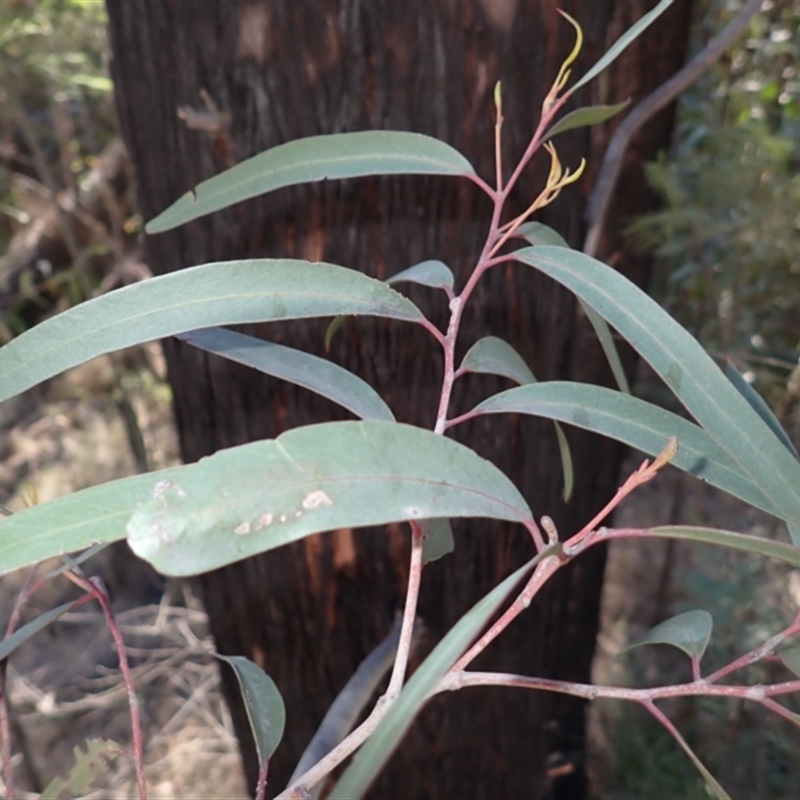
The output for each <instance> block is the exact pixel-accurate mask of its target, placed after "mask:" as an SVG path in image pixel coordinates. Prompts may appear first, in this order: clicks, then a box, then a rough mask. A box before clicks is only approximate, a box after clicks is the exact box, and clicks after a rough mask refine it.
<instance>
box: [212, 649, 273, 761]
mask: <svg viewBox="0 0 800 800" xmlns="http://www.w3.org/2000/svg"><path fill="white" fill-rule="evenodd" d="M214 655H215V656H216V657H217V658H219V659H221V660H222V661H226V662H227V663H228V664H230V665H231V668H232V669H233V671H234V673H235V674H236V680H238V681H239V687H240V688H241V690H242V699H243V700H244V705H245V708H246V709H247V719H248V720H249V722H250V730H251V731H252V732H253V739H254V740H255V743H256V751H257V752H258V761H259V764H260V765H262V766H263V765H264V764H265V763H266V762H267V761H269V759H270V758H271V757H272V754H273V753H274V752H275V750H276V749H277V747H278V745H279V744H280V743H281V739H282V738H283V730H284V728H285V727H286V707H285V706H284V704H283V698H282V697H281V693H280V692H279V691H278V687H277V686H276V685H275V681H273V680H272V678H270V676H269V675H267V673H266V672H264V670H263V669H261V667H259V666H258V664H255V663H254V662H252V661H251V660H250V659H249V658H245V657H244V656H223V655H220V654H219V653H215V654H214Z"/></svg>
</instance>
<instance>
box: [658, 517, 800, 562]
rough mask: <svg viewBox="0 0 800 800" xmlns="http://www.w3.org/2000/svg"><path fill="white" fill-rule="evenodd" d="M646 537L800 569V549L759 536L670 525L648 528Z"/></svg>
mask: <svg viewBox="0 0 800 800" xmlns="http://www.w3.org/2000/svg"><path fill="white" fill-rule="evenodd" d="M647 535H648V536H658V537H661V538H664V539H682V540H684V541H689V542H699V543H701V544H714V545H719V546H720V547H728V548H730V549H732V550H741V551H742V552H744V553H753V554H755V555H758V556H764V557H766V558H774V559H775V560H776V561H783V562H784V563H785V564H791V565H792V566H793V567H800V547H795V546H794V545H791V544H784V543H783V542H773V541H770V540H769V539H762V538H761V537H759V536H749V535H747V534H744V533H736V532H734V531H722V530H717V529H716V528H697V527H691V526H688V525H672V526H663V527H659V528H650V529H648V531H647Z"/></svg>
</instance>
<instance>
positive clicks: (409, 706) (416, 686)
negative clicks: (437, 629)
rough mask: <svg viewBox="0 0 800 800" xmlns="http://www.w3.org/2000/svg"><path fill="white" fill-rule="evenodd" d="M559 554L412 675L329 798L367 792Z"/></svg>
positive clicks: (503, 589)
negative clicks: (433, 697)
mask: <svg viewBox="0 0 800 800" xmlns="http://www.w3.org/2000/svg"><path fill="white" fill-rule="evenodd" d="M553 552H554V549H553V548H548V549H546V550H544V551H543V552H542V553H541V554H540V555H539V556H537V557H536V558H534V559H532V560H531V561H529V562H528V563H527V564H525V565H524V566H522V567H520V568H519V569H518V570H517V571H516V572H514V573H512V574H511V575H509V576H508V577H507V578H506V579H505V580H504V581H503V582H502V583H500V584H498V585H497V586H496V587H495V588H494V589H492V591H491V592H490V593H489V594H487V595H486V596H485V597H484V598H483V599H482V600H480V601H479V602H478V603H477V604H476V605H474V606H473V607H472V608H471V609H470V610H469V611H468V612H467V613H466V614H465V615H464V616H463V617H461V619H460V620H459V621H458V622H457V623H456V624H455V625H454V626H453V628H452V629H451V630H450V631H449V632H448V634H447V635H446V636H445V637H444V639H442V641H441V642H439V644H438V645H437V646H436V647H435V648H434V650H433V652H432V653H431V654H430V655H429V656H428V657H427V658H426V659H425V661H424V662H423V663H422V664H421V665H420V666H419V667H418V668H417V669H416V671H415V672H414V674H413V675H412V676H411V678H410V679H409V681H408V683H407V684H406V685H405V687H404V688H403V691H402V692H401V693H400V696H399V697H398V698H397V700H396V701H395V703H394V705H393V706H392V707H391V709H389V712H388V713H387V714H386V716H385V717H384V718H383V720H382V721H381V723H380V725H378V727H377V729H376V730H375V732H374V733H373V734H372V736H370V738H369V739H368V740H367V741H366V743H365V744H364V746H363V747H362V748H361V750H360V751H359V752H358V754H357V755H356V757H355V759H354V760H353V763H352V764H351V765H350V767H349V768H348V769H347V771H346V772H345V773H344V775H342V777H341V779H340V780H339V782H338V783H337V784H336V786H335V787H334V788H333V791H332V792H331V794H330V795H329V797H330V798H331V800H353V798H358V797H361V796H362V795H363V794H364V793H365V792H366V791H367V789H368V788H369V785H370V784H371V783H372V781H373V780H374V779H375V777H376V775H377V774H378V773H379V772H380V770H381V769H382V768H383V765H384V764H385V763H386V762H387V761H388V759H389V757H390V756H391V754H392V753H393V752H394V749H395V748H396V747H397V745H398V744H399V742H400V740H401V739H402V737H403V735H404V734H405V732H406V731H407V730H408V728H409V727H410V725H411V723H412V722H413V721H414V718H415V717H416V716H417V714H418V713H419V712H420V710H421V709H422V707H423V705H424V704H425V702H426V700H427V699H428V697H429V695H430V693H431V692H432V691H433V690H434V689H435V688H436V684H437V683H439V681H440V680H441V678H442V677H443V676H444V675H445V674H446V673H447V671H448V670H449V669H450V668H451V667H452V666H453V665H454V664H455V663H456V661H458V659H459V658H460V657H461V656H462V655H463V653H464V652H465V651H466V649H467V648H468V647H469V645H470V644H471V643H472V642H473V640H474V639H475V638H476V636H478V634H479V633H481V631H482V630H483V628H484V627H485V626H486V624H487V622H488V621H489V620H490V619H491V618H492V616H493V615H494V614H495V613H496V612H497V611H498V609H499V608H500V606H501V605H502V604H503V602H504V601H505V600H506V598H507V597H508V596H509V595H510V594H511V592H513V591H514V589H515V588H516V587H517V585H518V584H519V582H520V581H521V580H522V579H523V578H524V577H525V576H526V575H527V574H528V573H529V572H530V571H531V569H533V567H534V566H535V564H536V563H538V562H539V561H541V560H542V559H543V558H544V557H546V556H548V555H552V554H553Z"/></svg>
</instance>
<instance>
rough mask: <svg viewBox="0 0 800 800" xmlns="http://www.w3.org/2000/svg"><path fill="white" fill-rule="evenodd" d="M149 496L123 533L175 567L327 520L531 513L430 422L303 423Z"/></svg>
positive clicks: (172, 571)
mask: <svg viewBox="0 0 800 800" xmlns="http://www.w3.org/2000/svg"><path fill="white" fill-rule="evenodd" d="M150 498H151V499H149V500H148V501H147V502H145V503H143V504H142V505H141V506H139V508H138V509H137V510H136V511H135V513H134V514H133V515H132V516H131V518H130V521H129V522H128V526H127V531H128V543H129V545H130V546H131V548H132V549H133V551H134V552H135V553H136V554H137V555H138V556H139V557H141V558H144V559H145V560H146V561H149V562H150V563H151V564H152V565H153V566H154V567H155V568H156V569H157V570H159V571H160V572H162V573H164V574H166V575H175V576H186V575H196V574H199V573H201V572H207V571H209V570H212V569H217V568H219V567H221V566H224V565H226V564H230V563H232V562H234V561H238V560H240V559H243V558H246V557H248V556H251V555H254V554H255V553H261V552H264V551H266V550H271V549H273V548H275V547H279V546H281V545H284V544H287V543H289V542H292V541H296V540H298V539H301V538H303V537H304V536H308V535H309V534H312V533H319V532H321V531H327V530H332V529H335V528H354V527H363V526H367V525H383V524H385V523H389V522H402V521H409V520H421V519H431V518H437V517H491V518H496V519H504V520H509V521H516V522H522V521H527V520H530V519H531V511H530V509H529V508H528V505H527V503H526V502H525V500H524V499H523V497H522V496H521V495H520V493H519V491H518V490H517V489H516V487H515V486H514V485H513V484H512V483H511V481H509V480H508V478H506V476H505V475H503V473H502V472H500V471H499V470H498V469H497V468H496V467H495V466H493V465H492V464H491V463H490V462H488V461H486V460H485V459H482V458H481V457H480V456H478V455H477V454H476V453H474V452H473V451H472V450H470V449H469V448H467V447H464V446H463V445H461V444H458V443H457V442H454V441H452V440H450V439H446V438H445V437H442V436H437V435H435V434H434V433H432V432H431V431H427V430H423V429H422V428H416V427H413V426H410V425H400V424H398V423H390V422H329V423H324V424H321V425H309V426H307V427H303V428H297V429H295V430H291V431H287V432H286V433H284V434H282V435H281V436H279V437H278V438H277V439H272V440H269V441H262V442H253V443H250V444H246V445H242V446H240V447H233V448H230V449H229V450H221V451H220V452H218V453H216V454H215V455H213V456H210V457H209V458H204V459H202V460H201V461H200V462H198V463H197V464H191V465H188V466H184V467H176V468H174V469H173V470H171V471H169V474H167V475H164V474H162V476H161V478H160V480H158V481H153V482H152V483H151V493H150ZM12 519H13V518H12ZM0 532H1V531H0Z"/></svg>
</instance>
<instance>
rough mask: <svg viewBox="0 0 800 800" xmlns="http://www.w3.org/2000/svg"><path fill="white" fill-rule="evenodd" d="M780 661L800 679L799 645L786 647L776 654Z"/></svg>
mask: <svg viewBox="0 0 800 800" xmlns="http://www.w3.org/2000/svg"><path fill="white" fill-rule="evenodd" d="M778 657H779V658H780V660H781V661H783V663H784V664H785V665H786V666H787V667H788V668H789V669H790V670H791V671H792V672H794V674H795V675H797V677H798V678H800V645H795V646H794V647H787V648H786V649H785V650H781V651H780V652H779V653H778Z"/></svg>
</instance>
